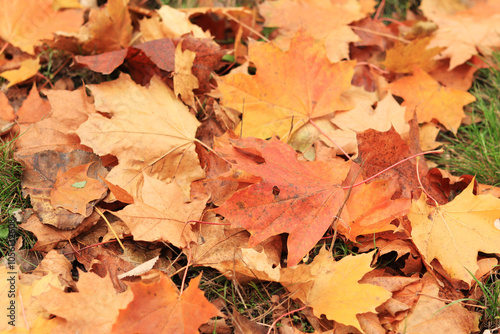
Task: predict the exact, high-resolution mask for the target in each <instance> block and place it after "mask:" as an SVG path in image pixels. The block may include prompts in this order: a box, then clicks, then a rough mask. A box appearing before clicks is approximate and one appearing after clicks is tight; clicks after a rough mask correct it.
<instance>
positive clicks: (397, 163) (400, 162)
mask: <svg viewBox="0 0 500 334" xmlns="http://www.w3.org/2000/svg"><path fill="white" fill-rule="evenodd" d="M443 152H444V151H443V150H435V151H426V152H420V153H417V154H415V155H412V156H411V157H408V158H405V159H403V160H401V161H398V162H396V163H395V164H393V165H392V166H389V167H387V168H386V169H384V170H383V171H381V172H378V173H377V174H375V175H372V176H370V177H369V178H367V179H366V180H363V181H361V182H358V183H356V184H354V185H353V186H352V187H357V186H359V185H362V184H363V183H366V182H368V181H370V180H371V179H374V178H376V177H377V176H379V175H380V174H383V173H385V172H387V171H388V170H390V169H392V168H394V167H396V166H397V165H400V164H402V163H403V162H405V161H408V160H410V159H413V158H415V157H418V156H419V155H424V154H431V153H443ZM342 189H345V190H347V189H349V187H342Z"/></svg>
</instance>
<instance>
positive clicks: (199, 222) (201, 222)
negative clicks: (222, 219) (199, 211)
mask: <svg viewBox="0 0 500 334" xmlns="http://www.w3.org/2000/svg"><path fill="white" fill-rule="evenodd" d="M187 223H198V224H206V225H231V224H230V223H211V222H204V221H202V220H188V221H187V222H186V224H187Z"/></svg>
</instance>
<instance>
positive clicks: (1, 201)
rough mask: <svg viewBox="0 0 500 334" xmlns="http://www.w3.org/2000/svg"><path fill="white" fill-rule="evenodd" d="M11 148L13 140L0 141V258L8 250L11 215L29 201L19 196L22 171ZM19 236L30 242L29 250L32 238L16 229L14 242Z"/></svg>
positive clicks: (24, 206)
mask: <svg viewBox="0 0 500 334" xmlns="http://www.w3.org/2000/svg"><path fill="white" fill-rule="evenodd" d="M13 146H14V140H12V141H3V140H0V222H1V223H0V253H1V256H2V257H3V256H5V254H6V253H7V250H8V249H9V244H8V234H9V222H12V220H13V219H14V217H13V213H14V212H15V211H16V210H19V209H24V208H26V207H28V205H29V201H27V200H26V199H24V198H23V196H22V194H21V175H22V171H23V169H22V166H21V165H20V164H19V163H18V162H17V161H16V160H15V159H14V147H13ZM14 220H15V219H14ZM16 224H17V222H16ZM19 236H23V238H26V240H27V241H30V242H29V243H28V245H27V246H28V247H29V248H31V246H32V237H29V236H28V235H27V234H26V232H24V231H21V230H20V229H16V232H15V238H16V240H17V238H18V237H19ZM25 245H26V243H25Z"/></svg>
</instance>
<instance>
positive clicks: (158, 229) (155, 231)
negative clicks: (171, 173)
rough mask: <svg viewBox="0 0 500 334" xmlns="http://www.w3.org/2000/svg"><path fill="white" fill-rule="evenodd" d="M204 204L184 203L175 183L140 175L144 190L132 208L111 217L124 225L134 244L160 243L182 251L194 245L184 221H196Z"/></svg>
mask: <svg viewBox="0 0 500 334" xmlns="http://www.w3.org/2000/svg"><path fill="white" fill-rule="evenodd" d="M205 204H206V199H205V200H193V201H191V202H190V203H185V202H184V198H183V196H182V192H181V189H180V188H179V186H178V185H177V184H176V183H175V182H172V183H169V184H166V183H164V182H162V181H159V180H157V179H154V178H152V177H149V176H148V175H144V186H143V187H142V188H141V194H140V195H139V196H137V197H136V198H135V199H134V204H131V205H128V206H127V207H125V208H124V209H123V210H120V211H118V212H114V214H115V215H116V216H118V217H120V218H121V219H122V220H123V221H124V222H125V224H127V226H128V227H129V228H130V230H131V231H132V234H133V236H134V239H135V240H145V241H157V240H162V241H168V242H170V243H172V244H173V245H175V246H176V247H186V246H187V245H188V244H189V242H191V241H195V237H194V235H193V232H192V231H191V226H190V225H188V224H187V221H189V220H198V219H200V217H201V214H202V212H203V209H205Z"/></svg>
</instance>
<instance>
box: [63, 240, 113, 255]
mask: <svg viewBox="0 0 500 334" xmlns="http://www.w3.org/2000/svg"><path fill="white" fill-rule="evenodd" d="M112 242H116V240H110V241H104V242H99V243H97V244H93V245H89V246H85V247H83V248H80V249H75V248H74V247H73V245H72V244H71V242H70V243H69V244H70V245H71V247H72V248H73V249H74V251H72V252H68V253H64V254H63V255H69V254H74V253H79V252H81V251H83V250H86V249H88V248H92V247H96V246H100V245H104V244H110V243H112Z"/></svg>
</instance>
